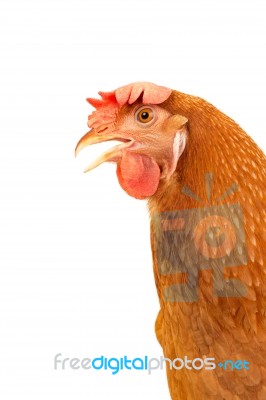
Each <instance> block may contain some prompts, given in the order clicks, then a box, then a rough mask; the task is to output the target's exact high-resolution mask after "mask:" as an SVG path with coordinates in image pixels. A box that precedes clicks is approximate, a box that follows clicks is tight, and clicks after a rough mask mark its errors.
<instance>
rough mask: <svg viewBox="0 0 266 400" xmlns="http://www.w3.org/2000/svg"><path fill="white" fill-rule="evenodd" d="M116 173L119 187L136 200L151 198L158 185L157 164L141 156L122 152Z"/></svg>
mask: <svg viewBox="0 0 266 400" xmlns="http://www.w3.org/2000/svg"><path fill="white" fill-rule="evenodd" d="M116 173H117V177H118V180H119V183H120V185H121V187H122V188H123V189H124V190H125V192H126V193H127V194H129V195H130V196H132V197H135V198H136V199H145V198H147V197H149V196H152V195H153V194H154V193H155V192H156V190H157V188H158V185H159V179H160V168H159V166H158V164H157V163H156V162H155V161H154V160H153V159H152V158H150V157H148V156H146V155H143V154H137V153H133V152H130V151H124V152H123V156H122V159H121V161H120V162H119V163H118V165H117V170H116Z"/></svg>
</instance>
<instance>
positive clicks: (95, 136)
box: [75, 129, 133, 172]
mask: <svg viewBox="0 0 266 400" xmlns="http://www.w3.org/2000/svg"><path fill="white" fill-rule="evenodd" d="M111 140H119V141H121V142H123V143H122V144H120V145H117V146H114V147H113V148H112V149H110V150H107V151H106V152H105V153H103V154H102V155H101V156H100V157H99V158H97V159H96V160H95V161H93V162H92V163H91V164H90V165H89V166H88V167H87V168H86V169H85V171H84V172H88V171H91V170H92V169H94V168H96V167H98V165H100V164H102V163H104V162H106V161H117V160H118V159H119V158H121V157H122V150H123V149H125V148H127V147H129V146H131V145H132V143H133V139H126V138H124V137H122V136H120V135H119V134H118V133H114V132H111V133H108V134H106V135H104V134H103V133H99V132H96V131H95V130H94V129H91V130H90V131H89V132H87V133H86V134H85V135H84V136H83V137H82V138H81V139H80V140H79V141H78V144H77V146H76V149H75V157H76V156H77V155H78V153H79V152H80V151H81V150H82V149H84V148H85V147H88V146H90V145H91V144H97V143H102V142H107V141H111Z"/></svg>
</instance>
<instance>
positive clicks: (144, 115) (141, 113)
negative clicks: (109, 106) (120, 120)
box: [135, 107, 154, 124]
mask: <svg viewBox="0 0 266 400" xmlns="http://www.w3.org/2000/svg"><path fill="white" fill-rule="evenodd" d="M135 119H136V120H137V121H138V122H140V123H141V124H148V123H152V122H153V120H154V112H153V109H152V108H149V107H141V109H138V110H137V112H136V114H135Z"/></svg>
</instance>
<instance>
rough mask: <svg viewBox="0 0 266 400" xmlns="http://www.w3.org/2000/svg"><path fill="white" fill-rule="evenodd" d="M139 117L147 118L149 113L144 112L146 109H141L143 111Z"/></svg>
mask: <svg viewBox="0 0 266 400" xmlns="http://www.w3.org/2000/svg"><path fill="white" fill-rule="evenodd" d="M141 118H142V119H147V118H149V113H148V112H146V111H143V113H141Z"/></svg>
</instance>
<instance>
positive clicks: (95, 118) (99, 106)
mask: <svg viewBox="0 0 266 400" xmlns="http://www.w3.org/2000/svg"><path fill="white" fill-rule="evenodd" d="M171 93H172V90H171V89H169V88H166V87H164V86H158V85H155V84H154V83H150V82H136V83H131V84H129V85H126V86H122V87H120V88H118V89H116V90H115V91H113V92H99V95H100V96H101V99H92V98H88V99H86V100H87V102H88V103H90V104H91V105H92V106H93V107H95V108H96V111H94V112H93V113H92V114H91V115H90V116H89V120H88V126H89V127H90V128H97V127H98V126H100V125H103V124H109V123H112V122H114V121H115V118H116V115H117V113H118V111H119V108H120V107H122V106H123V105H125V104H133V103H134V102H135V101H136V100H138V98H139V97H140V96H142V103H143V104H161V103H163V102H164V101H165V100H167V99H168V97H169V96H170V94H171Z"/></svg>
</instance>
